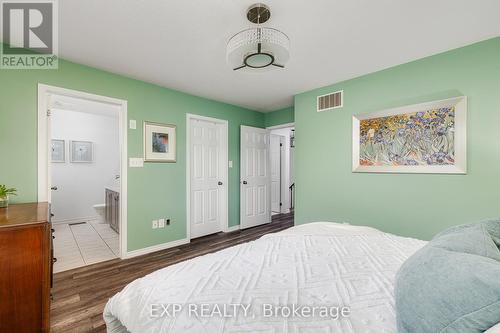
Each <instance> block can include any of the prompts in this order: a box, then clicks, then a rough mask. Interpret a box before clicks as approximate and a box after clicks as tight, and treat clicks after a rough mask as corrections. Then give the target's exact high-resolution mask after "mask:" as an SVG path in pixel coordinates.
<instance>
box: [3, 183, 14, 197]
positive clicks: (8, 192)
mask: <svg viewBox="0 0 500 333" xmlns="http://www.w3.org/2000/svg"><path fill="white" fill-rule="evenodd" d="M16 192H17V190H16V189H15V188H7V186H5V185H0V199H5V198H7V196H9V195H17V194H16Z"/></svg>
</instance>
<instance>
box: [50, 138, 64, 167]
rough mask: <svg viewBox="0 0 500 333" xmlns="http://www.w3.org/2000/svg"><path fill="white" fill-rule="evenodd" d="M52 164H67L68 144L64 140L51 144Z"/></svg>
mask: <svg viewBox="0 0 500 333" xmlns="http://www.w3.org/2000/svg"><path fill="white" fill-rule="evenodd" d="M50 149H51V159H50V160H51V162H52V163H64V162H66V142H65V141H64V140H56V139H53V140H52V144H51V147H50Z"/></svg>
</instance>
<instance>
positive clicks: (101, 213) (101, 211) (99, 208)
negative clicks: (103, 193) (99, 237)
mask: <svg viewBox="0 0 500 333" xmlns="http://www.w3.org/2000/svg"><path fill="white" fill-rule="evenodd" d="M93 207H94V210H95V211H96V213H97V216H98V218H99V223H106V217H105V214H106V213H105V212H106V209H105V208H106V204H97V205H94V206H93Z"/></svg>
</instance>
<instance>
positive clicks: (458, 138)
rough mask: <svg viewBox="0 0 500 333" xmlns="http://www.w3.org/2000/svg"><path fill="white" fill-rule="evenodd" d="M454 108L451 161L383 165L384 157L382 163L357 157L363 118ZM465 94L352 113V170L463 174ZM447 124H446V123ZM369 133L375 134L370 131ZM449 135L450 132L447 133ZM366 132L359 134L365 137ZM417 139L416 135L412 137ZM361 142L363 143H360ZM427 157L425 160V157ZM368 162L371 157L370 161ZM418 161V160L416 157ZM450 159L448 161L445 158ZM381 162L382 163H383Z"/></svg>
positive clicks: (464, 170) (465, 139) (465, 141)
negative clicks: (381, 109)
mask: <svg viewBox="0 0 500 333" xmlns="http://www.w3.org/2000/svg"><path fill="white" fill-rule="evenodd" d="M446 108H454V117H453V119H454V125H453V129H452V133H453V149H454V154H453V163H452V164H442V165H435V164H434V165H433V164H432V162H427V163H428V164H427V165H424V164H418V165H387V163H386V162H385V161H384V162H383V163H380V164H382V165H374V164H372V165H366V164H367V163H362V162H361V161H365V160H362V159H361V158H360V144H361V142H360V139H361V135H360V127H361V126H360V125H361V122H362V121H363V120H369V119H376V118H385V117H390V116H395V115H405V114H416V113H422V112H425V111H428V112H430V111H431V110H438V109H444V110H446ZM466 123H467V97H466V96H460V97H455V98H450V99H445V100H440V101H433V102H427V103H421V104H415V105H410V106H404V107H398V108H393V109H389V110H383V111H378V112H373V113H366V114H360V115H354V116H353V117H352V172H369V173H435V174H443V173H444V174H466V173H467V136H466V134H467V133H466V127H467V126H466ZM448 128H450V127H448ZM370 135H375V134H374V133H373V132H371V133H370ZM449 135H451V134H449ZM367 136H368V135H366V132H365V134H364V135H363V140H366V137H367ZM415 140H418V139H415ZM364 144H365V143H364ZM429 160H430V159H428V160H426V161H429ZM370 162H371V161H370ZM419 162H420V161H419ZM447 163H451V162H447ZM384 164H385V165H384Z"/></svg>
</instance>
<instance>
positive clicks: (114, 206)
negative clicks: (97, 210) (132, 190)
mask: <svg viewBox="0 0 500 333" xmlns="http://www.w3.org/2000/svg"><path fill="white" fill-rule="evenodd" d="M104 217H105V219H106V223H108V224H109V226H110V227H111V229H113V230H114V231H116V232H117V233H120V193H119V192H118V191H116V190H114V189H110V188H107V189H106V207H105V214H104Z"/></svg>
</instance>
